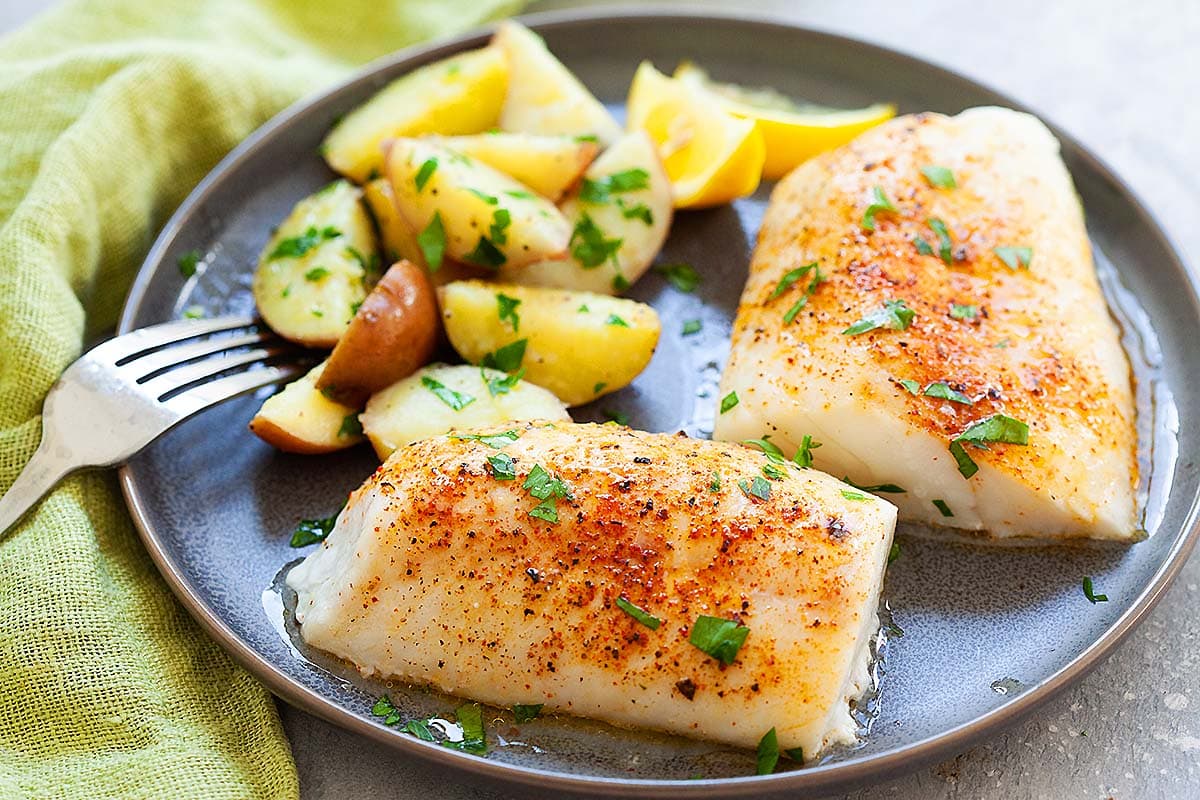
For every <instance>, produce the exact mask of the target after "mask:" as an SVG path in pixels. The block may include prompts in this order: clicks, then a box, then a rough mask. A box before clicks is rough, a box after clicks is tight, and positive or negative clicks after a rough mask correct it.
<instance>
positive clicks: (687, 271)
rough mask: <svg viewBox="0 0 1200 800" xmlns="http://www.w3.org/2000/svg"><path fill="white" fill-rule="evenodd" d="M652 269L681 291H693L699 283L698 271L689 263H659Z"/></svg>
mask: <svg viewBox="0 0 1200 800" xmlns="http://www.w3.org/2000/svg"><path fill="white" fill-rule="evenodd" d="M654 271H655V272H657V273H658V274H659V275H662V276H663V277H664V278H666V279H667V280H668V281H669V282H670V284H671V285H672V286H674V287H675V288H676V289H678V290H679V291H681V292H694V291H696V287H697V286H699V285H700V273H699V272H696V269H695V267H693V266H692V265H691V264H683V263H680V264H659V265H658V266H657V267H655V268H654Z"/></svg>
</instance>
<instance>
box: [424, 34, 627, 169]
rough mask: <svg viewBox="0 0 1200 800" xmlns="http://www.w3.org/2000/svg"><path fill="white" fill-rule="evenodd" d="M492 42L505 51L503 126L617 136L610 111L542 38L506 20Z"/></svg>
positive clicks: (604, 139)
mask: <svg viewBox="0 0 1200 800" xmlns="http://www.w3.org/2000/svg"><path fill="white" fill-rule="evenodd" d="M492 43H493V45H494V46H496V47H499V48H500V50H501V51H502V52H503V53H504V56H505V59H506V61H507V63H508V69H509V80H508V94H507V95H506V96H505V98H504V106H503V108H501V110H500V127H501V128H502V129H503V130H506V131H524V132H526V133H541V134H565V135H568V136H594V137H596V140H597V141H598V142H599V143H600V144H602V145H609V144H611V143H613V142H615V141H616V140H617V138H618V137H620V135H621V126H620V125H618V124H617V121H616V120H615V119H613V116H612V114H610V113H608V109H606V108H605V107H604V104H603V103H601V102H600V101H599V100H597V99H596V98H595V97H594V96H593V95H592V93H591V92H589V91H588V90H587V87H586V86H584V85H583V84H582V83H581V82H580V81H579V79H578V78H576V77H575V76H574V75H573V74H572V73H571V71H570V70H569V69H567V68H566V67H565V66H563V63H562V62H561V61H559V60H558V59H557V58H555V57H554V54H553V53H551V52H550V51H549V50H548V49H547V48H546V43H545V42H544V41H543V40H542V37H540V36H538V35H537V34H536V33H534V32H533V31H531V30H529V29H528V28H526V27H525V26H523V25H520V24H518V23H516V22H509V21H506V22H501V23H500V24H499V25H498V26H496V35H495V37H493V39H492ZM447 133H449V131H447Z"/></svg>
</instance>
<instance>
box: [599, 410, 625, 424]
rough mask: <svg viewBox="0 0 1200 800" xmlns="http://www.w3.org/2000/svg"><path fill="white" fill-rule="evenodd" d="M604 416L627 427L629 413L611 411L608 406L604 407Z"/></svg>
mask: <svg viewBox="0 0 1200 800" xmlns="http://www.w3.org/2000/svg"><path fill="white" fill-rule="evenodd" d="M604 416H605V418H606V419H607V420H608V421H609V422H615V423H616V424H617V425H623V426H625V427H629V415H628V414H623V413H621V412H620V411H613V410H612V409H610V408H606V409H604Z"/></svg>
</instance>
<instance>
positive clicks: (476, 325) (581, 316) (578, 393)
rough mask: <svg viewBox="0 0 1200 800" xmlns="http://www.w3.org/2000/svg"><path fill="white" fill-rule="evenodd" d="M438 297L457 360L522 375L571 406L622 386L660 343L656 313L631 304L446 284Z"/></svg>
mask: <svg viewBox="0 0 1200 800" xmlns="http://www.w3.org/2000/svg"><path fill="white" fill-rule="evenodd" d="M438 298H439V299H440V301H441V309H442V324H443V325H444V326H445V329H446V335H447V336H448V337H449V339H450V343H451V344H452V345H454V349H455V350H457V351H458V354H459V355H460V356H462V357H463V358H464V359H466V360H467V361H470V362H472V363H474V364H482V365H484V366H488V367H495V368H497V369H502V370H504V371H506V372H510V373H515V372H517V371H518V370H524V375H525V378H526V380H528V381H530V382H531V383H535V384H537V385H538V386H541V387H544V388H546V389H549V390H550V391H551V392H553V393H554V395H555V396H556V397H558V399H560V400H562V401H563V402H564V403H566V404H567V405H568V406H577V405H582V404H584V403H589V402H591V401H592V400H595V399H596V398H597V397H600V396H601V395H604V394H608V393H609V392H615V391H616V390H617V389H620V388H622V387H624V386H627V385H628V384H629V383H630V382H632V381H633V379H634V378H636V377H637V376H638V375H639V374H640V373H641V371H642V370H643V369H645V368H646V365H647V364H649V363H650V358H651V356H653V355H654V348H655V346H657V344H658V335H659V331H660V325H659V321H658V314H656V313H655V311H654V309H653V308H651V307H650V306H648V305H645V304H644V303H638V302H635V301H633V300H626V299H622V298H617V297H608V296H606V295H601V294H593V293H591V292H571V291H565V290H562V289H546V288H537V287H528V286H517V285H514V284H503V283H487V282H484V281H457V282H455V283H449V284H446V285H445V286H443V287H441V288H440V289H438Z"/></svg>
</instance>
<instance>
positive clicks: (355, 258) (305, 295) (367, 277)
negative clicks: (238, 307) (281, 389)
mask: <svg viewBox="0 0 1200 800" xmlns="http://www.w3.org/2000/svg"><path fill="white" fill-rule="evenodd" d="M361 195H362V192H361V191H360V190H359V189H358V188H357V187H355V186H353V185H351V184H350V183H348V182H347V181H336V182H334V183H331V184H330V185H329V186H327V187H325V188H324V189H322V190H320V191H319V192H317V193H316V194H313V195H310V196H308V197H306V198H304V199H303V200H301V201H300V202H299V203H297V204H296V206H295V208H294V209H292V213H291V214H289V215H288V217H287V219H285V220H284V221H283V223H282V224H280V226H279V228H278V229H277V230H276V231H275V234H274V235H273V236H272V237H271V239H270V241H268V242H267V246H266V247H265V248H263V251H262V254H261V255H260V256H259V258H258V268H257V269H256V270H255V273H254V282H253V292H254V302H255V303H256V304H257V305H258V312H259V313H260V314H261V315H262V318H263V319H264V320H265V321H266V323H267V324H268V325H270V326H271V328H272V329H273V330H274V331H275V332H276V333H278V334H279V335H280V336H283V337H284V338H287V339H291V340H293V341H296V342H300V343H302V344H305V345H308V346H309V347H333V345H334V344H335V343H336V342H337V340H338V338H339V337H340V336H341V335H342V333H343V332H344V331H345V330H346V327H347V326H348V325H349V324H350V319H351V318H352V317H353V316H354V312H355V309H357V308H358V304H359V303H361V302H362V300H363V298H364V297H366V296H367V287H368V286H369V284H370V283H372V282H373V281H374V280H375V278H376V277H378V270H379V256H378V254H377V253H376V251H375V231H374V229H373V228H372V227H371V220H370V218H369V217H368V216H367V212H366V211H365V210H364V209H363V205H362V202H361V200H360V197H361Z"/></svg>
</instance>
